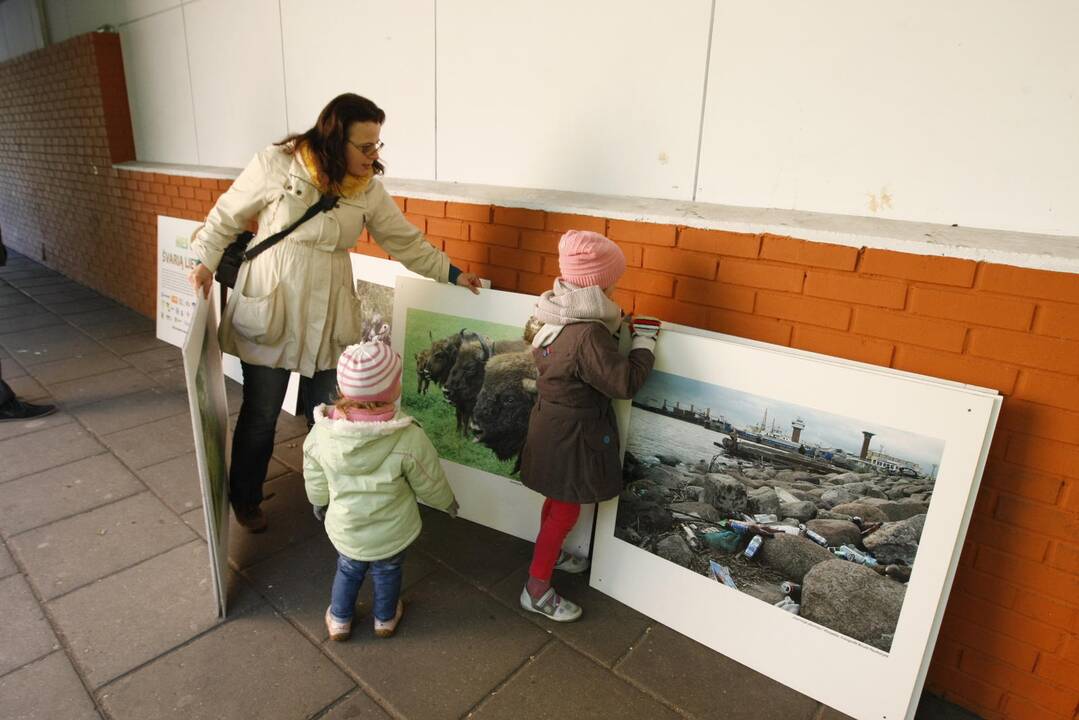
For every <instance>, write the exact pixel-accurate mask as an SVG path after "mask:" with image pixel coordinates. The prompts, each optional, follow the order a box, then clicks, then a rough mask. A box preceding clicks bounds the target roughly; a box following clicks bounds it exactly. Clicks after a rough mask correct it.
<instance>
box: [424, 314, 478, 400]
mask: <svg viewBox="0 0 1079 720" xmlns="http://www.w3.org/2000/svg"><path fill="white" fill-rule="evenodd" d="M427 335H428V337H430V338H431V347H429V348H425V349H424V350H421V351H420V352H418V353H416V375H417V380H418V381H419V387H418V388H417V390H418V391H419V393H420V394H421V395H423V394H425V393H426V392H427V388H428V387H429V386H430V384H431V383H434V384H435V385H440V386H442V385H445V384H446V380H448V379H449V376H450V370H452V369H453V364H454V363H455V362H457V351H458V350H459V349H460V347H461V342H462V341H463V340H464V339H465V338H470V337H474V336H476V334H475V333H473V332H470V331H468V330H465V329H463V328H462V329H461V331H460V332H456V333H454V334H453V335H449V336H447V337H444V338H442V339H441V340H435V337H434V335H432V334H431V332H430V331H428V333H427Z"/></svg>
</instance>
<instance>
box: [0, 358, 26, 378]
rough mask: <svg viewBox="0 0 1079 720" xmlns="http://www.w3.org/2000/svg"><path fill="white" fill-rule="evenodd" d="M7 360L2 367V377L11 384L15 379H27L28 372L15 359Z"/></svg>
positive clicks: (0, 373)
mask: <svg viewBox="0 0 1079 720" xmlns="http://www.w3.org/2000/svg"><path fill="white" fill-rule="evenodd" d="M4 359H5V360H7V362H6V363H3V366H2V367H0V377H3V379H4V380H6V381H7V382H9V383H10V382H11V380H12V379H13V378H17V377H26V376H27V375H28V374H29V373H27V372H26V368H24V367H23V366H22V365H20V364H19V363H18V362H16V361H15V360H14V359H13V358H4Z"/></svg>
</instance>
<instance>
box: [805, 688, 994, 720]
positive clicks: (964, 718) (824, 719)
mask: <svg viewBox="0 0 1079 720" xmlns="http://www.w3.org/2000/svg"><path fill="white" fill-rule="evenodd" d="M914 718H915V720H979V717H978V716H977V715H975V714H974V713H972V712H971V711H970V710H967V709H966V708H961V707H959V706H958V705H956V704H954V703H950V702H948V701H947V700H945V699H943V698H940V697H937V696H936V695H933V694H931V693H927V692H923V693H922V697H921V701H920V702H919V703H918V710H917V711H916V712H915V714H914ZM820 720H852V719H851V718H849V717H848V716H847V715H844V714H842V713H840V712H839V711H837V710H833V709H832V708H830V707H825V708H824V712H823V713H822V714H821V718H820Z"/></svg>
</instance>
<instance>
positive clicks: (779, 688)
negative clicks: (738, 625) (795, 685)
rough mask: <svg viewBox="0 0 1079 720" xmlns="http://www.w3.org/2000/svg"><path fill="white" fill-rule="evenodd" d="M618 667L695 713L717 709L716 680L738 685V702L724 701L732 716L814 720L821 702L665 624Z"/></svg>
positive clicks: (706, 713) (731, 719)
mask: <svg viewBox="0 0 1079 720" xmlns="http://www.w3.org/2000/svg"><path fill="white" fill-rule="evenodd" d="M616 672H617V673H618V674H620V675H624V676H625V677H627V678H629V679H631V680H632V681H633V682H635V683H636V684H638V685H639V686H641V687H644V688H647V689H649V690H650V691H651V692H652V693H654V694H655V695H657V696H658V697H661V698H663V699H664V700H666V701H667V702H668V703H671V704H672V705H676V706H678V707H680V708H682V709H683V710H685V711H686V712H688V713H689V714H690V715H693V716H695V717H702V718H703V717H713V716H714V715H715V713H716V703H717V697H716V694H717V693H716V689H717V688H716V682H717V678H722V687H723V688H737V698H738V702H725V703H723V706H722V713H723V717H724V718H727V719H729V720H760V718H772V717H775V718H783V719H784V720H811V718H813V716H814V715H815V714H816V712H817V706H818V704H817V702H816V701H815V700H812V699H810V698H808V697H806V696H805V695H801V694H799V693H797V692H795V691H794V690H791V689H790V688H788V687H786V686H784V685H781V684H779V683H777V682H776V681H775V680H772V679H771V678H768V677H766V676H764V675H761V674H760V673H758V672H755V671H753V670H750V669H749V668H747V667H745V666H744V665H740V664H738V663H736V662H735V661H734V660H731V659H730V658H728V657H725V656H723V655H720V654H719V653H717V652H714V651H712V650H711V649H710V648H707V647H705V646H704V645H701V644H700V643H697V642H695V641H693V640H690V639H689V638H687V637H685V636H683V635H679V634H678V633H676V632H675V631H674V630H671V629H670V628H668V627H665V626H663V625H658V624H657V625H653V626H652V629H651V631H649V633H648V634H647V635H646V636H645V638H644V639H643V640H642V641H641V642H640V643H639V644H638V645H637V646H636V647H634V648H633V650H632V652H630V654H629V655H628V656H627V657H626V659H625V660H624V661H623V662H621V663H620V664H619V665H618V667H617V669H616Z"/></svg>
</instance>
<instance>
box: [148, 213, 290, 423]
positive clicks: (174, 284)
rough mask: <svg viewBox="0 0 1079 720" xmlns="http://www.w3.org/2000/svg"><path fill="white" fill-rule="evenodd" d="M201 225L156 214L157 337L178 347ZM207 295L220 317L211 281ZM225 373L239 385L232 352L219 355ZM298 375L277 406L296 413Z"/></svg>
mask: <svg viewBox="0 0 1079 720" xmlns="http://www.w3.org/2000/svg"><path fill="white" fill-rule="evenodd" d="M201 226H202V223H201V222H199V221H197V220H184V219H183V218H174V217H166V216H165V215H158V216H157V312H156V316H157V339H158V340H162V341H164V342H167V343H168V344H169V345H173V346H175V347H180V346H181V345H183V342H184V338H185V337H186V336H187V329H188V326H189V325H190V323H191V316H192V313H193V311H194V307H195V291H194V289H193V288H192V287H191V285H190V283H188V281H187V274H188V273H189V272H190V271H191V268H193V267H195V261H196V259H197V258H196V256H195V253H193V252H192V251H191V235H192V234H193V233H194V232H195V231H196V230H198V229H199V227H201ZM210 297H211V298H212V299H213V301H214V305H215V307H216V308H217V316H218V317H221V310H222V308H221V285H219V284H218V283H217V281H216V280H215V281H214V287H213V290H212V291H211V293H210ZM221 365H222V368H223V370H224V372H225V376H226V377H228V378H230V379H232V380H235V381H236V382H238V383H240V384H241V385H243V382H244V376H243V370H242V368H241V367H240V359H239V358H238V357H236V356H235V355H227V354H226V355H222V356H221ZM299 380H300V376H299V375H297V374H296V373H292V375H291V377H289V383H288V390H287V391H286V392H285V399H284V401H283V402H282V403H281V409H282V410H284V411H285V412H287V413H289V414H290V415H295V414H296V406H297V396H298V393H299V387H300V383H299Z"/></svg>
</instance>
